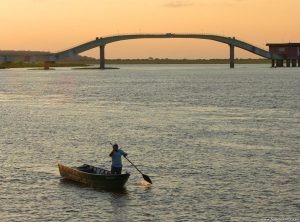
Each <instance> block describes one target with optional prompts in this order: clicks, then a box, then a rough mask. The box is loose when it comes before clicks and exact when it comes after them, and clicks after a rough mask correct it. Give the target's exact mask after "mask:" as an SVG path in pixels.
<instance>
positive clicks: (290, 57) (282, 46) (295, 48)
mask: <svg viewBox="0 0 300 222" xmlns="http://www.w3.org/2000/svg"><path fill="white" fill-rule="evenodd" d="M267 46H269V51H270V52H271V53H275V54H277V55H279V56H281V57H282V58H283V59H278V60H272V67H283V66H284V65H285V66H286V67H296V66H297V65H298V67H300V43H267ZM284 61H285V62H284ZM284 63H285V64H284Z"/></svg>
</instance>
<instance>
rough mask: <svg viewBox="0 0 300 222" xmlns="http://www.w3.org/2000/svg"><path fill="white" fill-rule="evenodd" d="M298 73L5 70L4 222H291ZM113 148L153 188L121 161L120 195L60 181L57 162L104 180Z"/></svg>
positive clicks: (1, 95)
mask: <svg viewBox="0 0 300 222" xmlns="http://www.w3.org/2000/svg"><path fill="white" fill-rule="evenodd" d="M225 67H226V68H225ZM298 71H299V70H298V69H270V68H266V67H265V66H262V65H248V66H237V68H236V69H235V70H230V69H228V68H227V66H223V65H219V66H209V65H199V66H198V65H191V66H185V65H166V66H155V65H153V66H147V65H145V66H122V69H120V70H105V71H99V70H72V69H67V68H64V69H59V68H58V69H57V70H54V71H51V72H44V71H37V70H25V69H13V70H1V72H0V79H1V81H0V116H1V117H0V118H1V131H0V150H1V153H0V162H1V173H0V179H1V183H0V201H1V203H5V204H1V205H0V219H1V221H65V220H69V221H201V220H202V221H203V220H209V221H213V220H216V221H224V220H225V221H226V220H228V221H229V220H233V221H234V220H235V219H234V218H242V219H241V221H259V220H261V219H263V218H266V217H270V216H273V217H274V218H276V217H278V216H282V217H283V216H286V217H288V218H296V216H297V215H298V211H299V204H298V202H297V198H296V197H297V195H296V194H297V190H296V188H297V186H298V184H299V178H300V175H299V160H298V156H299V147H300V142H299V141H300V140H299V139H300V137H299V135H300V133H299V132H300V122H299V119H300V113H299V110H300V103H299V80H300V76H299V73H298ZM109 141H114V142H118V143H119V144H120V145H121V146H122V147H123V149H124V150H125V151H126V152H128V153H129V157H130V160H131V161H133V162H134V163H135V164H136V165H137V167H138V168H139V169H140V170H142V171H143V172H144V173H146V174H147V175H149V176H150V178H151V180H152V181H153V185H149V184H145V183H146V182H145V181H144V180H143V179H142V175H140V174H139V172H137V171H136V169H134V168H133V167H132V166H131V165H130V163H128V162H127V161H126V160H124V161H123V164H124V170H125V171H130V173H131V176H130V179H129V181H128V183H127V186H126V188H124V190H121V191H120V192H107V191H103V190H96V189H93V188H90V187H86V186H82V185H80V184H76V183H70V182H69V181H68V182H67V181H65V180H62V179H61V177H60V175H59V173H58V169H57V163H59V162H61V163H65V164H67V165H70V166H76V165H81V164H83V163H89V164H93V165H99V166H102V167H104V168H108V169H109V168H110V159H109V156H108V154H109V152H110V150H111V147H110V144H109ZM137 209H138V210H137Z"/></svg>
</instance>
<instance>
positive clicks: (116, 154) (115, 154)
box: [109, 143, 127, 174]
mask: <svg viewBox="0 0 300 222" xmlns="http://www.w3.org/2000/svg"><path fill="white" fill-rule="evenodd" d="M109 156H110V157H111V158H112V164H111V173H112V174H121V172H122V156H124V157H126V156H127V153H125V152H124V151H123V150H121V149H119V145H118V144H116V143H115V144H114V145H113V150H112V151H111V153H110V154H109Z"/></svg>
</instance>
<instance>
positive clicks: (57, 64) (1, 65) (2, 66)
mask: <svg viewBox="0 0 300 222" xmlns="http://www.w3.org/2000/svg"><path fill="white" fill-rule="evenodd" d="M270 63H271V61H270V60H269V59H235V64H270ZM95 64H99V60H96V59H95V60H85V61H63V62H55V63H53V64H51V65H50V67H87V66H90V65H95ZM106 64H229V59H158V58H155V59H107V60H106ZM38 67H43V62H5V63H0V69H7V68H38Z"/></svg>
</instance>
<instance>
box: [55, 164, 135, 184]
mask: <svg viewBox="0 0 300 222" xmlns="http://www.w3.org/2000/svg"><path fill="white" fill-rule="evenodd" d="M58 168H59V172H60V175H61V176H62V177H64V178H66V179H69V180H72V181H76V182H79V183H83V184H86V185H88V186H91V187H95V188H103V189H121V188H123V187H124V186H125V184H126V182H127V180H128V178H129V176H130V174H129V173H127V172H126V173H124V174H111V172H110V171H109V170H106V169H103V168H101V167H95V166H91V165H88V164H83V165H82V166H79V167H68V166H65V165H63V164H60V163H59V164H58Z"/></svg>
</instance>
